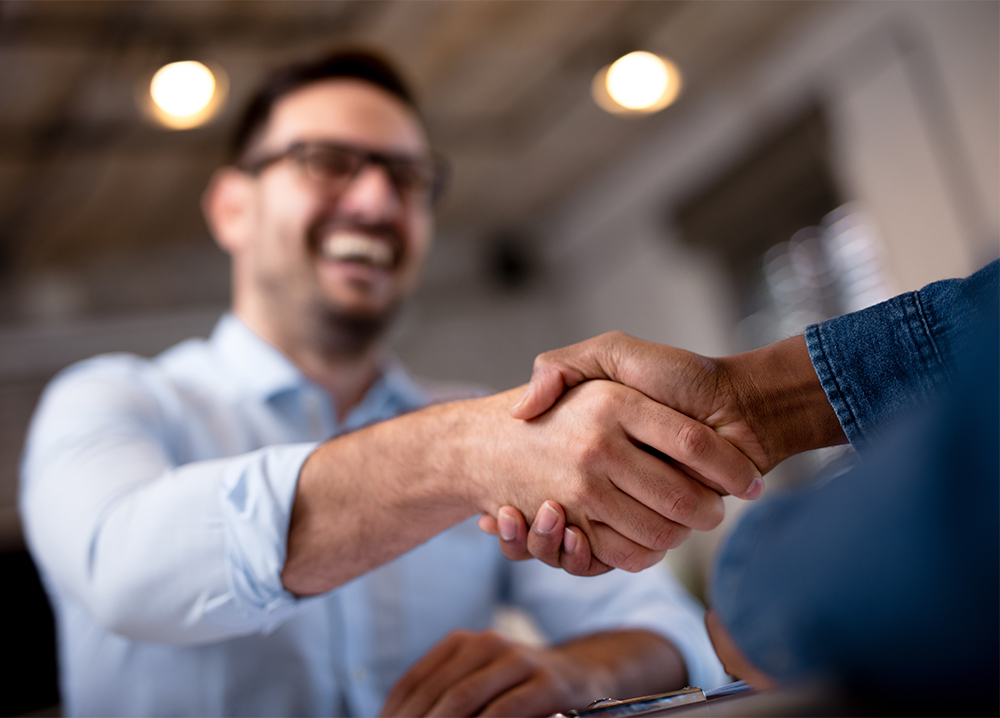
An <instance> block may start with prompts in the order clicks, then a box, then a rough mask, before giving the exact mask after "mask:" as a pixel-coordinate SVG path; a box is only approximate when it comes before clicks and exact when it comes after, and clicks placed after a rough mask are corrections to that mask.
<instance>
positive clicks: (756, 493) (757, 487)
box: [743, 476, 764, 501]
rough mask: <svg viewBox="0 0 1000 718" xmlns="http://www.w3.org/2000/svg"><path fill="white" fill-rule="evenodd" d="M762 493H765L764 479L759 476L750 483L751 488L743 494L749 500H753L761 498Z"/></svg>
mask: <svg viewBox="0 0 1000 718" xmlns="http://www.w3.org/2000/svg"><path fill="white" fill-rule="evenodd" d="M762 493H764V479H762V478H760V477H759V476H758V477H756V478H755V479H754V480H753V483H752V484H750V488H749V489H747V490H746V492H745V493H744V494H743V498H744V499H746V500H747V501H753V500H754V499H759V498H760V495H761V494H762Z"/></svg>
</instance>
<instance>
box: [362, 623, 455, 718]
mask: <svg viewBox="0 0 1000 718" xmlns="http://www.w3.org/2000/svg"><path fill="white" fill-rule="evenodd" d="M465 636H466V634H465V632H461V631H456V632H454V633H452V634H450V635H448V636H447V637H445V638H444V639H442V640H441V641H440V642H439V643H438V644H437V645H436V646H434V648H432V649H431V650H430V651H428V652H427V654H426V655H424V657H423V658H421V659H420V660H419V661H417V662H416V663H414V664H413V666H411V667H410V669H409V670H408V671H407V672H406V673H404V674H403V676H402V678H400V679H399V680H398V681H396V685H394V686H393V687H392V690H390V691H389V695H388V697H387V698H386V699H385V705H383V706H382V713H381V715H383V716H396V715H403V713H402V712H401V711H402V706H403V705H405V704H407V703H408V702H410V700H411V697H412V696H413V694H414V692H415V691H416V690H417V689H418V688H419V687H420V686H421V685H423V684H424V683H425V681H426V680H427V678H428V676H430V675H433V674H434V673H435V672H436V671H437V670H438V669H439V668H440V667H441V666H442V665H443V664H444V663H445V662H447V661H448V660H449V659H450V658H451V657H452V656H453V655H454V654H455V653H456V652H457V651H458V650H459V649H460V648H461V646H462V644H463V642H464V640H465Z"/></svg>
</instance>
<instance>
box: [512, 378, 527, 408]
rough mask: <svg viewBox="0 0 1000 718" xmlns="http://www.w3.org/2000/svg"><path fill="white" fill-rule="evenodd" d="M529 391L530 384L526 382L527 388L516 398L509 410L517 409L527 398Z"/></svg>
mask: <svg viewBox="0 0 1000 718" xmlns="http://www.w3.org/2000/svg"><path fill="white" fill-rule="evenodd" d="M530 393H531V384H528V388H527V389H525V390H524V393H523V394H521V398H520V399H518V400H517V403H516V404H514V406H512V407H511V408H510V410H511V411H516V410H517V409H519V408H520V407H521V404H523V403H524V400H525V399H527V398H528V394H530Z"/></svg>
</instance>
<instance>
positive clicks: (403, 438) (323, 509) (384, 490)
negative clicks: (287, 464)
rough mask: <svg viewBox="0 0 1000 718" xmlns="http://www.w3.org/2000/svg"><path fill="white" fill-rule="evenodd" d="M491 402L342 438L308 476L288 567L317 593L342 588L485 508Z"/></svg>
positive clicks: (451, 407) (294, 585) (298, 589)
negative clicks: (479, 425) (483, 465)
mask: <svg viewBox="0 0 1000 718" xmlns="http://www.w3.org/2000/svg"><path fill="white" fill-rule="evenodd" d="M482 402H483V400H472V401H466V402H455V403H453V404H444V405H441V406H435V407H431V408H428V409H424V410H423V411H419V412H414V413H412V414H407V415H405V416H401V417H398V418H396V419H393V420H391V421H387V422H383V423H380V424H376V425H374V426H371V427H368V428H366V429H363V430H360V431H357V432H354V433H352V434H348V435H346V436H343V437H339V438H336V439H333V440H331V441H329V442H327V443H325V444H323V445H321V446H320V447H319V448H318V449H317V450H316V451H315V452H314V453H313V454H312V455H311V456H310V457H309V458H308V459H307V460H306V462H305V464H304V465H303V467H302V473H301V475H300V477H299V484H298V488H297V491H296V496H295V502H294V505H293V508H292V517H291V523H290V526H289V531H288V555H287V559H286V562H285V567H284V570H283V571H282V582H283V584H284V585H285V587H286V588H287V589H288V590H289V591H291V592H292V593H295V594H297V595H300V596H302V595H314V594H318V593H322V592H325V591H328V590H331V589H333V588H335V587H337V586H339V585H342V584H344V583H346V582H348V581H350V580H352V579H353V578H356V577H357V576H360V575H362V574H364V573H366V572H367V571H370V570H371V569H373V568H376V567H377V566H380V565H382V564H384V563H386V562H388V561H390V560H392V559H394V558H395V557H397V556H399V555H401V554H403V553H405V552H407V551H409V550H410V549H412V548H414V547H416V546H418V545H420V544H421V543H423V542H425V541H427V540H428V539H430V538H432V537H433V536H435V535H437V534H439V533H441V532H442V531H444V530H445V529H447V528H450V527H451V526H454V525H455V524H457V523H459V522H461V521H463V520H464V519H466V518H468V517H470V516H472V515H474V514H475V513H477V512H479V511H481V510H482V507H481V494H480V493H477V489H478V488H479V486H478V485H477V484H476V482H475V480H474V479H475V476H476V475H477V471H476V467H475V466H474V465H473V462H474V461H477V460H481V459H482V458H483V454H484V452H485V450H486V448H485V446H483V442H484V440H486V439H487V438H488V436H489V432H488V431H485V430H484V431H478V430H477V429H476V422H477V420H479V419H480V418H481V411H480V410H479V408H480V406H481V404H482Z"/></svg>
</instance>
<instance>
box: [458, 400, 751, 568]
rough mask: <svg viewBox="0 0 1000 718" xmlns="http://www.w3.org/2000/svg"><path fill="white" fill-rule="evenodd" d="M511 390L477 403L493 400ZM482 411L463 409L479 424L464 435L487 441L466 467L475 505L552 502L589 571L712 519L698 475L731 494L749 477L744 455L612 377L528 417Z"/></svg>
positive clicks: (673, 540) (668, 542) (630, 563)
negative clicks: (479, 458)
mask: <svg viewBox="0 0 1000 718" xmlns="http://www.w3.org/2000/svg"><path fill="white" fill-rule="evenodd" d="M513 396H514V394H512V393H511V392H507V393H505V394H500V395H496V396H494V397H489V398H487V399H484V400H480V401H481V402H484V403H485V405H484V406H483V408H486V406H494V405H496V406H500V405H501V402H503V401H508V402H509V401H510V400H511V398H512V397H513ZM507 406H509V404H507ZM492 413H493V412H492V411H490V410H488V409H487V410H485V411H472V412H470V413H469V416H470V417H480V418H482V419H483V422H484V423H483V424H482V426H479V427H476V426H474V425H473V426H471V427H469V428H470V429H471V430H472V432H471V433H472V435H475V436H479V437H481V438H485V437H489V438H490V439H491V444H492V447H491V450H490V453H489V455H488V456H486V457H484V461H483V462H482V463H481V464H480V465H478V466H476V465H473V467H471V468H472V471H473V472H474V474H473V477H472V478H473V482H472V483H473V485H474V486H478V487H479V490H480V491H482V493H481V495H480V497H479V498H478V499H477V500H476V502H477V505H478V506H480V507H481V510H482V511H483V513H487V514H490V515H493V516H496V515H497V512H498V511H499V509H500V508H501V507H502V506H507V505H509V506H513V507H516V508H518V509H519V510H520V511H521V512H522V513H526V514H527V515H530V516H534V515H535V513H536V512H537V511H538V510H539V508H540V507H541V506H542V504H543V502H544V501H545V500H546V499H551V500H552V501H554V502H557V503H558V504H560V505H561V506H562V507H564V508H565V512H566V520H567V523H569V524H572V525H573V526H575V527H578V528H579V530H580V531H581V532H582V534H583V536H584V537H585V538H586V540H587V544H588V546H589V549H590V551H591V552H592V560H593V562H592V563H591V565H590V566H589V568H588V570H587V572H591V573H592V572H601V571H603V570H604V567H605V566H610V567H615V568H623V569H625V570H629V571H638V570H641V569H643V568H647V567H648V566H650V565H652V564H654V563H656V562H658V561H659V560H660V559H661V558H662V557H663V554H664V552H665V551H666V550H667V549H670V548H674V547H676V546H678V545H679V544H680V543H681V542H682V541H683V540H684V539H685V538H686V537H687V535H688V534H689V533H690V530H691V529H700V530H707V529H711V528H714V527H715V526H717V525H718V524H719V522H720V521H721V520H722V517H723V506H722V500H721V497H720V496H719V493H717V491H715V490H713V489H712V488H709V487H707V486H706V485H705V483H703V482H702V481H701V480H699V478H700V477H705V476H711V477H713V478H714V479H715V480H716V481H717V482H718V483H719V484H720V485H721V488H722V490H724V491H727V492H732V493H737V494H739V495H745V494H746V493H747V491H748V489H749V488H750V487H751V486H752V485H753V484H754V482H755V480H756V479H757V471H756V468H755V467H754V465H753V463H752V462H750V461H749V460H748V459H747V458H746V457H745V456H744V455H743V454H742V453H741V452H740V451H738V450H737V449H736V448H735V447H734V446H733V445H732V444H730V443H729V442H728V441H726V440H725V439H723V438H722V437H721V436H720V435H719V434H718V433H716V432H715V431H713V430H711V429H709V428H708V427H706V426H705V425H704V424H703V423H701V422H699V421H696V420H694V419H692V418H690V417H688V416H685V415H684V414H682V413H680V412H678V411H675V410H674V409H671V408H668V407H666V406H663V405H662V404H660V403H657V402H655V401H652V400H651V399H650V398H649V397H647V396H645V395H643V394H642V393H641V392H638V391H636V390H634V389H631V388H629V387H626V386H623V385H621V384H616V383H612V382H606V381H592V382H586V383H584V384H583V385H581V386H578V387H575V388H573V389H570V390H569V391H568V392H567V393H566V395H565V396H564V397H563V398H562V400H561V401H559V403H558V404H557V405H556V406H555V407H553V408H552V410H551V411H547V412H545V413H544V414H543V415H542V416H540V417H538V418H537V419H535V420H533V421H529V422H522V421H516V420H511V421H510V422H503V421H501V422H496V421H495V419H494V418H493V417H491V415H492ZM644 446H645V447H652V448H654V449H656V450H657V451H659V452H661V453H662V454H663V455H666V456H668V457H671V459H672V460H673V461H676V462H677V463H678V464H682V465H684V466H685V467H687V468H686V470H685V471H681V470H679V469H678V468H677V467H676V466H675V465H674V464H673V463H672V462H670V461H665V460H663V459H661V458H658V457H657V456H654V455H653V454H651V453H650V452H649V451H648V450H646V449H644V448H643V447H644Z"/></svg>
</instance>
